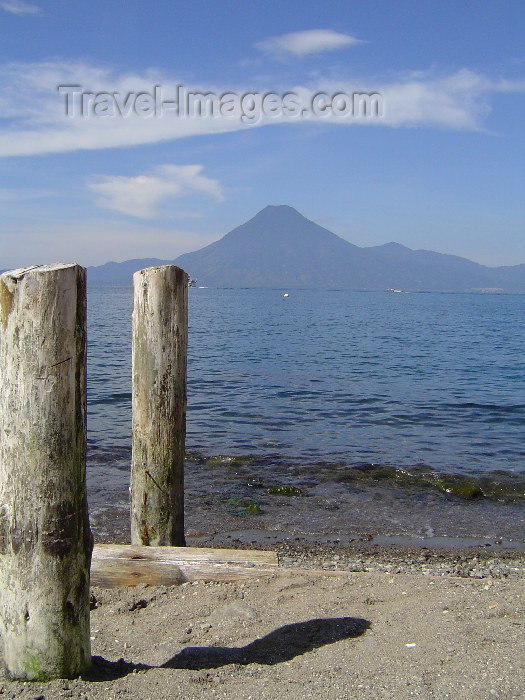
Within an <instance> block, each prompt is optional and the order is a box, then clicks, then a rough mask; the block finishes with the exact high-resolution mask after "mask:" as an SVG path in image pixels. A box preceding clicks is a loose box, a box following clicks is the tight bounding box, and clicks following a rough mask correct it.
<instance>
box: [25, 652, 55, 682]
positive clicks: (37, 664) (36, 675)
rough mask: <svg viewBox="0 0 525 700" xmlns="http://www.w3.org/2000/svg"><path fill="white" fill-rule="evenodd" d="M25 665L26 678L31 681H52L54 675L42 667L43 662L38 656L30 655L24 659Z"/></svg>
mask: <svg viewBox="0 0 525 700" xmlns="http://www.w3.org/2000/svg"><path fill="white" fill-rule="evenodd" d="M23 666H24V673H25V674H26V678H28V679H29V680H31V681H50V680H51V679H52V677H53V676H52V675H51V674H49V673H46V672H45V671H44V670H43V669H42V663H41V661H40V659H38V657H36V656H30V657H28V658H27V659H26V660H25V661H24V663H23Z"/></svg>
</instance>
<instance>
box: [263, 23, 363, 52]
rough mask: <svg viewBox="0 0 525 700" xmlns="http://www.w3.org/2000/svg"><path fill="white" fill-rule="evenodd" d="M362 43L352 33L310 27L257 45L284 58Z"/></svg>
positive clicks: (335, 49) (264, 50) (271, 38)
mask: <svg viewBox="0 0 525 700" xmlns="http://www.w3.org/2000/svg"><path fill="white" fill-rule="evenodd" d="M360 43H361V41H360V40H359V39H356V38H355V37H353V36H350V34H342V33H340V32H334V31H332V30H330V29H309V30H307V31H304V32H292V33H291V34H281V35H280V36H274V37H270V38H269V39H265V40H264V41H260V42H259V43H258V44H256V45H255V47H256V48H257V49H259V51H262V52H263V53H266V54H269V55H270V56H273V57H274V58H283V57H284V56H286V55H292V56H298V57H301V58H302V57H303V56H310V55H312V54H318V53H323V52H325V51H337V50H338V49H346V48H348V47H349V46H355V45H356V44H360Z"/></svg>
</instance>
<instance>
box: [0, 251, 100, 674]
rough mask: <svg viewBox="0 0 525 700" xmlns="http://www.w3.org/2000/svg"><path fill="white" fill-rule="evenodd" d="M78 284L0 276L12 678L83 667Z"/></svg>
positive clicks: (0, 455)
mask: <svg viewBox="0 0 525 700" xmlns="http://www.w3.org/2000/svg"><path fill="white" fill-rule="evenodd" d="M85 458H86V285H85V270H84V268H82V267H79V266H78V265H73V264H71V265H63V264H58V265H52V266H36V267H33V268H27V269H21V270H14V271H11V272H5V273H4V274H3V275H1V276H0V633H1V638H2V646H3V657H4V662H5V665H6V667H7V671H8V673H9V675H10V676H11V677H13V678H18V679H27V680H42V679H47V678H73V677H77V676H78V675H79V674H80V673H82V671H84V670H85V669H86V668H87V667H88V666H89V665H90V663H91V652H90V636H89V576H90V563H91V552H92V548H93V540H92V536H91V531H90V528H89V518H88V508H87V498H86V485H85Z"/></svg>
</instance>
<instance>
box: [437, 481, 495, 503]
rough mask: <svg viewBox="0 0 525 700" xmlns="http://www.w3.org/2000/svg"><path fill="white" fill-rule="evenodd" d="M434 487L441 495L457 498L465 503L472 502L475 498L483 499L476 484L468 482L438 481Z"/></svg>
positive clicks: (482, 494) (481, 492)
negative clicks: (445, 494)
mask: <svg viewBox="0 0 525 700" xmlns="http://www.w3.org/2000/svg"><path fill="white" fill-rule="evenodd" d="M436 487H437V488H438V489H439V491H442V492H443V493H447V494H450V495H452V496H457V497H458V498H462V499H464V500H465V501H473V500H474V499H476V498H484V496H485V494H484V493H483V491H482V490H481V488H480V487H479V486H478V484H476V483H473V482H469V481H459V482H455V481H448V480H447V479H440V480H439V481H437V482H436Z"/></svg>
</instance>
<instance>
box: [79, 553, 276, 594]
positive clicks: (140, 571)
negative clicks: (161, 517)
mask: <svg viewBox="0 0 525 700" xmlns="http://www.w3.org/2000/svg"><path fill="white" fill-rule="evenodd" d="M277 567H278V559H277V554H276V553H275V552H268V551H259V550H246V549H206V548H204V547H143V546H140V545H114V544H99V545H95V548H94V550H93V558H92V564H91V583H92V584H93V585H95V586H103V587H112V586H137V585H139V584H141V583H147V584H149V585H151V586H173V585H178V584H181V583H185V582H187V581H239V580H242V579H249V578H259V577H261V576H268V575H271V574H273V573H275V571H276V569H277Z"/></svg>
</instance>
